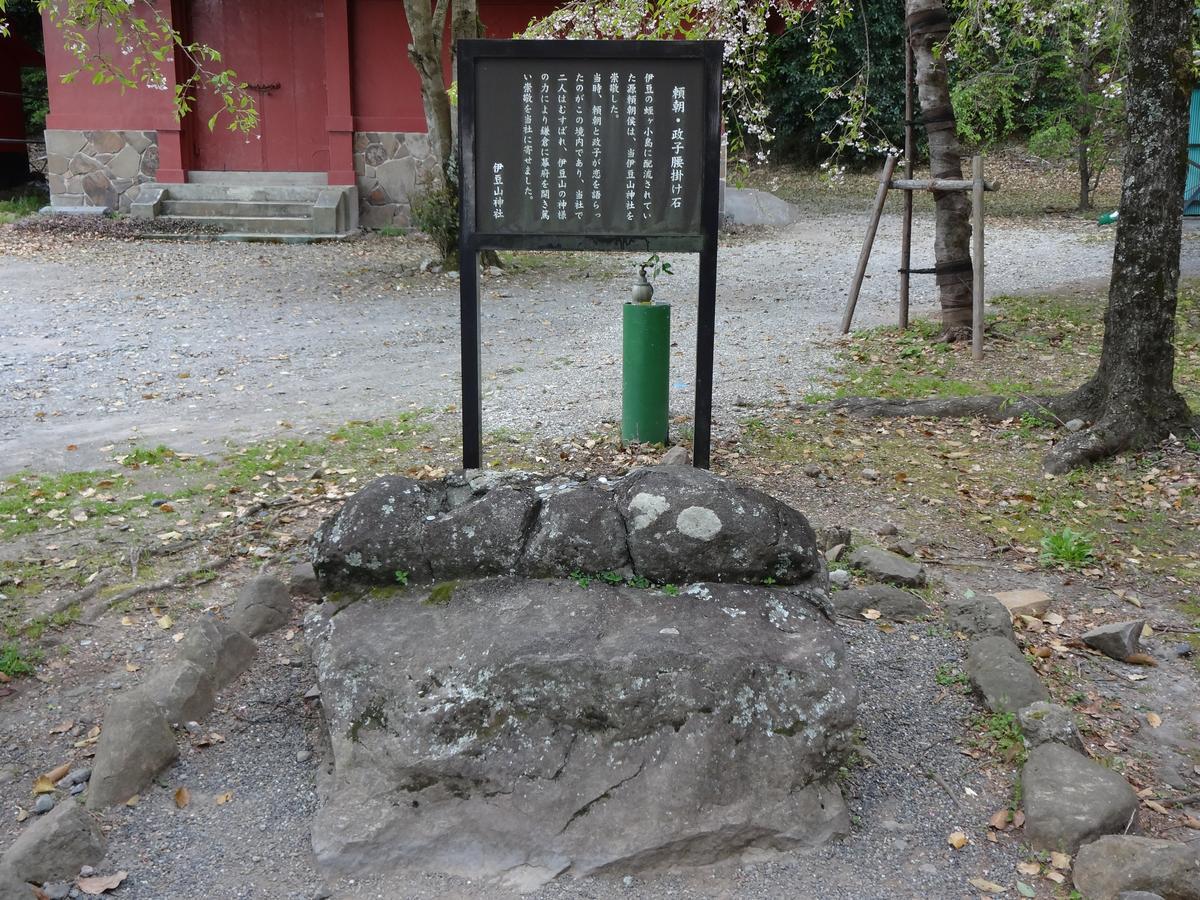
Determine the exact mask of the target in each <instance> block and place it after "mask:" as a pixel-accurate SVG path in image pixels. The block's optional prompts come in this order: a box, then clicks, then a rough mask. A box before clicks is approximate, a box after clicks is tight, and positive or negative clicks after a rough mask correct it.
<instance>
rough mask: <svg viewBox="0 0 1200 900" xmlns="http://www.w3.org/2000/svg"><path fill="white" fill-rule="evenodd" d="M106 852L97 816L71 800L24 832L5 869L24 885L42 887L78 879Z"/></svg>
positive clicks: (7, 859)
mask: <svg viewBox="0 0 1200 900" xmlns="http://www.w3.org/2000/svg"><path fill="white" fill-rule="evenodd" d="M104 852H105V847H104V835H103V833H102V832H101V831H100V825H99V824H98V823H97V821H96V818H95V816H93V815H92V814H91V813H89V812H88V811H87V810H86V809H84V808H83V807H82V806H80V805H79V804H78V803H76V802H75V801H74V800H67V801H64V802H63V803H61V804H60V805H59V806H58V808H57V809H55V810H54V811H53V812H51V813H49V814H48V815H46V816H44V817H42V818H40V819H37V820H35V821H34V822H33V824H31V825H29V826H28V827H26V829H25V830H24V831H23V832H21V834H20V835H19V836H18V837H17V839H16V840H15V841H13V844H12V846H11V847H9V848H8V852H7V853H5V854H4V860H3V865H4V866H7V867H8V868H9V869H11V871H12V872H13V873H14V874H15V875H16V876H17V878H19V879H21V880H22V881H35V882H37V883H38V884H41V883H43V882H46V881H55V880H57V879H60V878H74V877H75V873H76V872H78V871H79V867H80V866H82V865H85V864H87V865H91V864H93V863H98V862H99V861H100V860H101V859H103V858H104ZM4 896H5V898H6V900H7V895H4Z"/></svg>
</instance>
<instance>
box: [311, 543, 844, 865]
mask: <svg viewBox="0 0 1200 900" xmlns="http://www.w3.org/2000/svg"><path fill="white" fill-rule="evenodd" d="M790 564H791V565H798V563H796V562H795V561H793V562H792V563H790ZM807 597H812V598H813V599H818V597H819V598H823V593H822V592H821V591H820V590H819V589H818V588H801V589H798V590H791V591H789V590H787V589H783V588H771V587H763V586H754V587H748V586H744V585H731V584H715V583H712V584H695V585H691V586H689V587H686V588H685V589H684V590H682V591H681V592H680V593H678V594H675V593H674V592H664V591H656V590H638V589H635V588H632V587H628V586H621V587H614V586H611V585H608V584H605V583H603V582H599V581H592V582H591V584H590V585H589V586H588V587H586V588H585V587H581V586H580V585H578V584H576V583H575V582H572V581H536V580H523V579H520V578H498V579H491V580H486V581H471V582H461V583H459V584H458V585H456V586H455V587H454V589H453V590H452V591H435V592H433V593H431V592H430V591H429V589H428V587H418V586H410V587H409V588H408V589H406V590H397V591H395V592H394V595H393V596H391V597H387V596H381V592H376V595H375V596H374V597H373V599H372V600H371V601H369V602H359V603H356V604H352V605H350V606H348V607H343V608H341V609H340V610H338V611H337V612H336V614H334V615H330V614H329V608H330V607H331V606H332V605H328V606H327V607H326V608H324V609H321V610H318V609H314V610H313V611H311V612H310V615H309V619H308V621H307V622H306V638H307V639H308V641H309V643H310V646H311V647H312V649H313V655H314V661H315V664H316V667H317V671H318V680H319V684H320V689H321V702H322V705H323V707H324V712H325V717H326V722H327V725H328V728H329V737H330V744H331V747H332V753H333V764H334V769H333V773H332V775H331V776H330V777H329V778H328V779H327V781H326V783H325V784H323V785H322V795H323V797H322V799H323V806H322V809H321V811H320V812H319V814H318V816H317V818H316V821H315V823H314V825H313V829H312V834H313V845H314V849H315V851H316V856H317V860H318V862H319V864H320V865H321V866H322V867H323V868H324V869H326V870H327V871H329V872H331V873H339V872H342V873H344V872H369V871H380V870H394V869H396V868H398V867H407V868H413V869H420V870H425V871H435V872H452V873H457V874H459V875H463V876H466V877H470V878H484V879H499V880H503V881H505V882H507V883H510V884H514V885H517V886H521V887H530V886H533V885H536V884H539V883H541V882H544V881H546V880H548V879H550V878H553V877H554V876H556V875H559V874H561V873H564V872H569V873H570V874H572V875H577V876H578V875H586V874H588V873H594V872H597V871H600V870H604V869H619V870H620V871H637V870H639V869H649V868H656V869H657V868H664V867H671V866H676V865H701V864H707V863H711V862H715V861H717V860H720V859H723V858H731V857H732V858H736V857H738V856H739V855H740V854H741V853H743V852H744V851H751V850H752V851H754V852H756V853H759V854H761V853H769V852H772V851H781V850H787V849H788V848H793V847H797V846H804V845H811V844H815V843H819V842H822V841H825V840H827V839H828V838H830V837H831V836H833V835H836V834H839V833H842V832H845V831H846V830H847V828H848V817H847V812H846V808H845V805H844V803H843V801H842V797H841V795H840V793H839V790H838V788H837V785H836V783H835V781H834V779H835V774H836V772H837V769H838V766H839V765H840V764H841V763H842V761H843V759H844V756H845V753H846V751H847V749H848V747H849V742H850V737H851V730H852V727H853V724H854V713H855V704H856V693H855V687H854V685H853V682H852V679H851V674H850V671H849V667H848V665H847V662H846V651H845V648H844V645H843V643H842V640H841V638H840V637H839V635H838V632H837V629H836V627H835V626H834V625H833V624H832V623H831V621H830V620H829V618H828V614H827V612H826V611H823V610H822V609H821V608H820V605H824V604H820V605H819V604H817V603H813V602H809V600H808V599H806V598H807ZM826 603H827V601H826Z"/></svg>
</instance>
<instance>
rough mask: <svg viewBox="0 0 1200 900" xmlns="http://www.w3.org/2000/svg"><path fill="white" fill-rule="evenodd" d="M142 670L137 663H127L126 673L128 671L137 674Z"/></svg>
mask: <svg viewBox="0 0 1200 900" xmlns="http://www.w3.org/2000/svg"><path fill="white" fill-rule="evenodd" d="M141 668H142V667H141V666H139V665H138V664H137V663H131V662H127V663H125V671H126V672H137V671H139V670H140V669H141Z"/></svg>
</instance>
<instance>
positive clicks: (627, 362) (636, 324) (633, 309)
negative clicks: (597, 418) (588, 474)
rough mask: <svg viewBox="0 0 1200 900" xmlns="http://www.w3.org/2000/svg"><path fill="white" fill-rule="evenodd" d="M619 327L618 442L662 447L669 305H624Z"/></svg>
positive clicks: (669, 341)
mask: <svg viewBox="0 0 1200 900" xmlns="http://www.w3.org/2000/svg"><path fill="white" fill-rule="evenodd" d="M622 326H623V327H622V333H623V339H622V357H623V360H624V364H623V367H622V379H621V440H622V441H626V442H627V441H638V442H640V443H644V444H665V443H666V442H667V391H668V387H669V383H668V374H669V370H670V362H671V304H669V303H626V304H625V313H624V319H623V323H622Z"/></svg>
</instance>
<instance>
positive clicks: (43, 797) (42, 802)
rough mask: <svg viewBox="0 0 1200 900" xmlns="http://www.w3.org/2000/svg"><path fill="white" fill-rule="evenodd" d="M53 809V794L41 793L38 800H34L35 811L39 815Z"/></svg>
mask: <svg viewBox="0 0 1200 900" xmlns="http://www.w3.org/2000/svg"><path fill="white" fill-rule="evenodd" d="M52 809H54V795H53V794H40V795H39V796H38V798H37V800H35V801H34V804H33V811H34V812H35V813H37V814H38V815H39V816H42V815H45V814H46V813H48V812H50V810H52Z"/></svg>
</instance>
